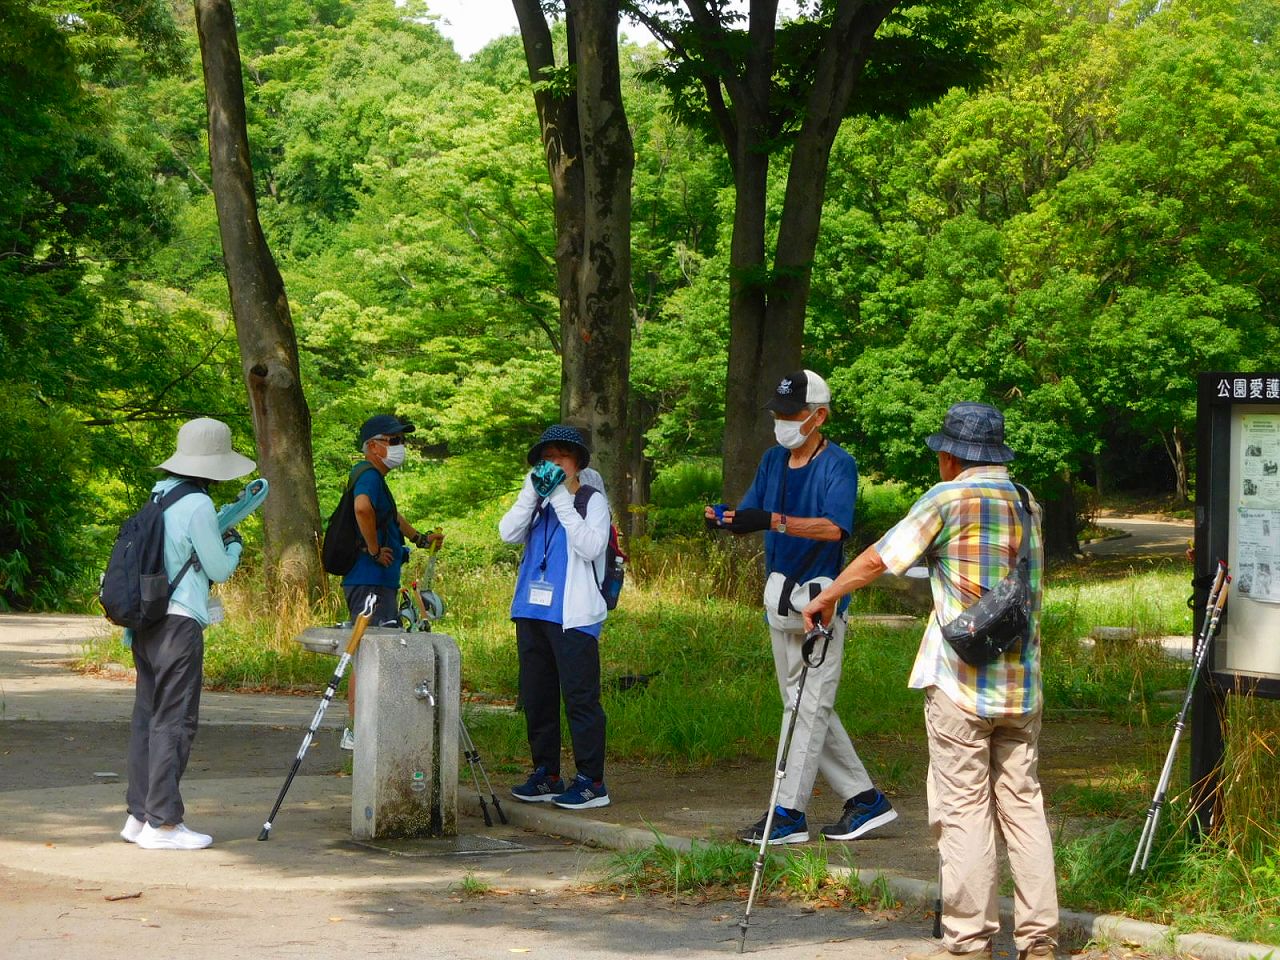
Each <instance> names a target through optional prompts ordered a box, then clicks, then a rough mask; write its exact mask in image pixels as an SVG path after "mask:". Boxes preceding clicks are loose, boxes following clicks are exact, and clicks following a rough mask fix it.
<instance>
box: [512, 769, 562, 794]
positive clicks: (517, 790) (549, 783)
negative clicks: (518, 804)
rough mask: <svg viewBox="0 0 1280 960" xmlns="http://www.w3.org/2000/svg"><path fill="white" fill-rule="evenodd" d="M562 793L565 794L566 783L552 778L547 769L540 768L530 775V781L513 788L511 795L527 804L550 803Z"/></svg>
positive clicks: (557, 778) (558, 778)
mask: <svg viewBox="0 0 1280 960" xmlns="http://www.w3.org/2000/svg"><path fill="white" fill-rule="evenodd" d="M561 793H564V781H563V780H561V779H560V777H558V776H556V777H552V776H551V775H550V774H549V773H547V768H546V767H538V769H536V770H534V771H533V773H531V774H529V779H528V780H526V781H525V782H524V783H522V784H520V785H519V786H515V787H512V788H511V795H512V796H513V797H515V798H516V799H517V800H523V801H524V802H525V803H550V802H551V801H552V800H554V799H555V798H556V795H557V794H561Z"/></svg>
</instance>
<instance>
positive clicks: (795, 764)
mask: <svg viewBox="0 0 1280 960" xmlns="http://www.w3.org/2000/svg"><path fill="white" fill-rule="evenodd" d="M848 627H849V625H848V623H847V622H846V620H845V618H844V617H836V618H835V623H834V624H832V630H831V634H832V635H831V645H830V646H829V647H828V648H827V659H826V660H824V661H823V663H822V666H820V667H810V668H809V675H808V677H806V678H805V681H804V696H803V697H802V698H801V700H800V711H799V713H798V714H797V715H796V729H795V732H794V733H793V734H792V735H791V752H790V753H789V754H788V755H787V773H786V776H785V777H784V778H783V780H782V786H781V787H779V788H778V804H779V805H780V806H783V807H789V808H790V809H792V810H804V809H805V808H806V807H808V805H809V795H810V794H812V793H813V781H814V780H815V779H816V778H817V776H818V772H819V771H821V772H822V777H823V779H824V780H826V781H827V783H828V784H830V785H831V789H832V790H833V791H835V795H836V796H837V797H839V798H840V800H841V801H842V802H843V801H845V800H848V799H849V798H850V797H852V796H854V795H856V794H859V793H862V791H864V790H870V789H871V786H872V784H871V778H870V777H869V776H868V775H867V769H866V767H864V766H863V765H862V760H860V759H859V758H858V751H856V750H854V749H853V741H851V740H850V739H849V734H847V733H845V731H844V724H842V723H841V722H840V718H839V717H838V716H837V715H836V712H835V710H834V709H833V707H834V705H835V702H836V689H837V688H838V687H839V686H840V673H841V671H842V670H843V669H844V635H845V631H846V630H848ZM769 636H770V638H771V639H772V641H773V665H774V669H775V670H776V671H777V674H778V689H779V691H780V692H781V693H782V703H783V706H784V709H783V713H782V733H783V735H784V736H785V734H786V730H787V724H788V723H789V722H790V720H791V705H792V704H793V703H794V702H795V698H796V687H797V686H798V685H799V683H800V672H801V671H802V670H803V668H804V658H803V657H802V656H801V654H800V650H801V647H802V645H803V644H804V634H803V633H790V632H788V631H785V630H775V629H774V628H773V627H770V628H769ZM778 755H779V757H780V756H781V755H782V741H781V739H779V741H778Z"/></svg>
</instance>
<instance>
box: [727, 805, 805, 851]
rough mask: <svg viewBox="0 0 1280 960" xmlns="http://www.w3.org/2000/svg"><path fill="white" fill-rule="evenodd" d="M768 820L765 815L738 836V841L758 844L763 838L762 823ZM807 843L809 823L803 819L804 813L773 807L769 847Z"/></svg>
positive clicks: (767, 816)
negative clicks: (781, 844)
mask: <svg viewBox="0 0 1280 960" xmlns="http://www.w3.org/2000/svg"><path fill="white" fill-rule="evenodd" d="M768 819H769V815H768V814H765V815H764V816H763V817H761V818H760V819H759V820H757V821H756V822H755V823H753V824H752V825H751V826H749V827H747V829H745V830H743V831H742V832H741V833H740V834H738V839H739V840H741V841H742V842H743V843H759V842H760V838H761V837H763V836H764V823H765V821H766V820H768ZM808 842H809V823H808V821H807V820H805V818H804V811H803V810H788V809H787V808H786V807H775V808H774V810H773V827H772V828H771V829H770V831H769V845H770V846H773V845H774V844H778V843H808Z"/></svg>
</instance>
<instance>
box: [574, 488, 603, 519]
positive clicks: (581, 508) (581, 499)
mask: <svg viewBox="0 0 1280 960" xmlns="http://www.w3.org/2000/svg"><path fill="white" fill-rule="evenodd" d="M599 492H600V491H599V490H597V489H596V488H595V487H593V486H591V484H589V483H584V484H582V485H581V486H579V487H578V492H577V493H575V494H574V495H573V509H575V510H577V511H578V516H580V517H581V518H582V519H583V520H585V519H587V504H588V503H589V502H590V501H591V495H592V494H593V493H599Z"/></svg>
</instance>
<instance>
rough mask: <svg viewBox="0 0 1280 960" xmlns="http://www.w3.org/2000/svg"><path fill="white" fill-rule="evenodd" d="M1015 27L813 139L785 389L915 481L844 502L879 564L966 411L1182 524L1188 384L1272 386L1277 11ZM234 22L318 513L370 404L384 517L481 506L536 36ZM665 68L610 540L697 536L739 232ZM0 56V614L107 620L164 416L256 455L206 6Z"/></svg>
mask: <svg viewBox="0 0 1280 960" xmlns="http://www.w3.org/2000/svg"><path fill="white" fill-rule="evenodd" d="M1011 9H1015V10H1016V12H1015V13H1014V14H1011V15H1009V16H1008V17H1007V18H1006V19H1005V20H1004V21H1002V26H1001V30H1000V39H999V41H998V45H997V47H996V50H995V53H996V56H995V62H994V65H993V68H992V69H991V70H990V71H989V73H988V76H987V78H986V79H985V80H984V81H983V82H982V83H980V84H977V85H975V86H974V87H973V89H969V90H963V89H954V90H952V91H950V92H949V93H947V94H946V95H945V96H943V97H942V98H941V99H939V100H937V101H936V102H935V103H933V104H932V105H930V106H928V107H924V108H920V109H917V110H914V111H912V112H911V113H910V114H908V115H907V116H905V117H897V116H875V115H863V116H854V117H852V118H850V119H848V120H846V121H845V123H844V124H843V126H842V127H841V130H840V133H839V135H838V136H837V138H836V141H835V145H834V148H833V152H832V158H831V165H830V174H829V178H828V182H827V189H826V195H825V204H824V209H823V216H822V224H821V234H820V237H819V243H818V247H817V252H816V256H815V262H814V268H813V275H812V277H813V279H812V290H811V294H810V298H809V308H808V314H807V318H806V326H805V335H804V362H805V364H806V365H807V366H809V367H812V368H813V369H816V370H818V371H819V372H820V373H822V374H823V375H824V376H826V377H827V378H828V379H829V381H830V383H831V385H832V388H833V391H834V398H835V408H836V411H837V413H836V416H835V417H834V419H833V425H832V427H833V428H832V430H831V433H832V435H833V436H834V438H835V439H836V440H838V441H839V442H841V443H843V444H845V445H846V446H848V447H849V449H851V450H852V451H853V452H854V453H855V455H856V456H857V458H858V460H859V463H860V466H861V469H862V471H863V474H864V476H866V477H868V478H880V479H887V480H893V481H897V482H899V483H901V484H903V485H904V486H903V487H902V488H901V496H893V497H891V498H888V500H887V501H886V502H887V503H888V506H887V507H886V508H885V510H884V511H883V512H884V514H885V515H884V516H877V515H876V511H875V510H874V509H871V508H870V507H869V506H868V509H865V510H864V511H863V514H862V518H863V521H864V522H863V523H862V524H861V526H862V536H863V538H864V539H865V538H867V537H870V536H872V535H874V533H876V532H878V531H877V527H879V528H882V527H883V525H884V524H885V523H887V522H889V521H890V520H891V519H892V516H891V514H892V512H893V511H895V510H897V509H899V508H900V507H901V506H902V505H903V504H904V503H906V502H909V500H908V498H909V496H910V494H911V492H913V491H915V490H918V489H920V488H922V487H923V486H924V485H926V484H927V483H928V482H930V480H931V478H932V475H933V472H934V466H933V463H932V460H931V458H930V455H929V454H928V451H927V450H925V448H924V447H923V444H922V438H923V436H924V435H925V434H926V433H928V432H930V431H931V430H933V429H936V425H937V423H938V422H939V420H940V416H941V413H942V411H943V410H944V409H945V407H946V406H947V404H949V403H950V402H953V401H955V400H958V399H987V400H991V401H993V402H996V403H997V404H999V405H1000V406H1002V407H1003V408H1004V409H1005V410H1006V412H1007V416H1008V419H1009V432H1010V441H1011V443H1012V445H1013V446H1014V447H1015V448H1016V449H1017V450H1018V451H1019V453H1020V454H1021V457H1020V463H1019V471H1020V475H1021V476H1022V478H1023V479H1025V480H1027V481H1029V482H1030V483H1031V484H1032V486H1033V488H1034V487H1036V486H1037V485H1039V486H1041V487H1044V486H1046V485H1056V486H1059V487H1060V486H1062V485H1063V483H1064V482H1065V484H1066V485H1067V487H1068V489H1070V485H1071V484H1077V485H1078V484H1088V485H1090V487H1091V488H1092V489H1093V490H1094V491H1097V490H1111V489H1116V488H1120V489H1123V488H1126V487H1143V488H1151V487H1163V488H1165V489H1168V490H1171V491H1174V492H1175V493H1176V494H1178V495H1181V496H1183V497H1185V496H1186V495H1187V494H1188V493H1189V483H1190V477H1191V465H1192V464H1193V462H1194V450H1193V449H1192V444H1191V434H1192V433H1193V432H1194V431H1193V429H1192V425H1193V421H1194V383H1195V379H1194V378H1195V375H1196V373H1197V372H1198V371H1201V370H1207V369H1234V370H1256V369H1274V368H1275V367H1277V366H1280V362H1278V361H1280V324H1277V322H1276V321H1277V317H1276V309H1277V306H1276V304H1277V298H1276V294H1277V283H1278V282H1280V280H1278V278H1280V270H1277V258H1278V257H1280V249H1278V248H1277V237H1278V236H1280V233H1278V232H1277V229H1276V226H1277V224H1276V220H1277V211H1278V210H1280V203H1278V202H1277V201H1280V196H1278V195H1277V194H1280V136H1278V134H1280V90H1278V89H1277V87H1280V71H1277V55H1278V54H1280V44H1278V43H1277V36H1276V29H1277V25H1278V24H1280V4H1277V3H1275V2H1272V0H1262V2H1254V3H1237V2H1229V0H1179V2H1158V3H1157V2H1115V0H1086V2H1083V3H1065V2H1059V0H1033V2H1029V3H1026V4H1023V5H1018V6H1016V7H1015V8H1011ZM72 10H74V11H77V12H75V13H68V12H67V11H72ZM235 11H236V15H237V24H238V29H239V42H240V49H241V54H242V57H243V64H244V82H245V95H246V101H247V109H248V126H249V140H250V144H251V147H252V151H253V156H252V161H253V170H254V176H255V182H256V187H257V193H258V198H259V205H260V214H261V217H262V221H263V225H264V229H265V232H266V235H267V237H268V239H269V242H270V245H271V249H272V251H273V253H274V254H275V257H276V259H277V261H278V262H279V264H280V268H281V272H282V273H283V275H284V279H285V285H286V289H287V292H288V295H289V301H290V305H291V308H292V313H293V319H294V323H295V324H296V330H297V338H298V348H299V354H300V365H301V372H302V380H303V387H304V390H305V394H306V398H307V401H308V403H309V406H310V410H311V415H312V418H313V427H314V430H313V442H314V449H315V461H316V474H317V479H318V485H319V489H320V499H321V508H322V513H327V511H328V508H329V507H330V506H331V505H332V504H333V503H334V502H335V501H336V499H337V496H338V493H339V490H340V487H341V483H342V478H343V476H344V474H345V471H346V469H347V467H348V466H349V465H350V463H351V462H352V461H353V459H354V458H355V457H357V456H358V451H357V450H356V447H355V443H354V434H355V431H356V428H357V427H358V425H359V423H360V422H361V421H363V420H364V418H365V417H366V416H368V415H370V414H371V413H374V412H378V411H383V410H395V411H398V412H399V413H400V414H401V415H403V416H406V417H408V418H409V419H411V420H413V421H414V422H415V423H417V424H418V425H419V430H418V432H417V433H416V434H415V435H414V438H413V442H414V446H413V449H414V452H415V454H416V456H413V457H412V458H411V462H410V465H409V466H408V467H407V468H406V469H405V470H403V471H402V472H401V473H399V474H398V475H397V477H396V490H397V495H398V498H399V501H400V504H401V509H402V510H403V512H405V513H406V515H408V516H410V517H413V518H415V520H421V521H423V522H431V523H444V524H447V523H448V522H449V521H451V520H459V519H463V518H465V517H467V516H473V515H475V514H476V513H477V511H479V512H485V511H490V512H491V511H492V509H493V508H494V505H495V504H497V503H500V502H501V501H502V500H503V499H504V498H505V497H507V496H509V495H510V493H511V492H512V491H513V490H514V485H515V483H516V482H517V481H518V478H519V475H520V472H521V470H522V469H523V467H524V464H523V459H524V451H525V450H526V449H527V447H528V445H529V443H530V442H531V440H532V439H533V438H534V437H536V435H537V433H538V432H539V431H540V430H541V428H542V427H543V426H544V425H545V424H547V423H550V422H553V421H554V420H556V419H557V412H558V397H559V360H558V353H557V351H558V347H559V342H558V341H559V329H558V326H557V322H556V317H557V298H556V281H555V262H554V259H553V252H554V247H555V231H554V223H553V211H552V203H551V197H550V188H549V185H548V183H547V170H546V161H545V158H544V155H543V149H542V145H541V142H540V137H539V128H538V118H537V115H536V113H535V110H534V98H533V91H532V89H531V84H530V80H529V77H528V72H527V67H526V63H525V60H524V55H523V51H522V49H521V43H520V38H519V37H518V36H510V37H505V38H501V39H499V40H496V41H494V42H493V43H491V44H490V45H489V46H487V47H486V48H484V49H482V50H481V51H479V52H478V53H477V54H475V55H474V56H473V57H472V58H471V59H469V60H467V61H463V60H461V59H460V58H459V57H458V55H457V54H456V53H455V52H454V50H453V48H452V47H451V45H450V44H449V42H448V41H447V40H446V39H445V38H444V37H442V35H441V34H440V32H439V31H438V30H437V28H436V26H435V24H434V22H433V21H432V19H431V17H429V16H423V11H422V10H421V9H420V8H418V7H415V6H414V5H413V4H403V5H396V4H394V3H392V2H391V0H290V2H275V0H270V2H269V0H246V2H241V3H237V4H236V6H235ZM558 37H559V40H558V42H561V43H562V42H563V31H562V30H561V31H560V33H559V34H558ZM661 56H662V54H661V51H660V50H659V49H658V47H657V46H656V45H650V46H647V47H636V46H634V45H628V46H625V47H624V50H623V56H622V68H623V86H624V96H625V101H626V108H627V115H628V119H629V123H630V126H631V130H632V137H633V140H634V143H635V174H634V187H633V198H632V209H633V218H632V219H633V224H632V231H633V233H632V272H631V278H632V288H633V292H634V308H633V323H634V332H633V345H632V363H631V390H632V393H633V395H634V396H635V397H636V398H638V401H639V402H640V404H642V405H643V408H644V409H645V410H646V411H647V413H646V419H645V423H644V424H643V425H642V435H643V444H644V455H645V458H646V465H647V467H646V468H647V470H648V471H650V477H651V478H652V480H653V484H652V487H651V490H649V492H648V494H647V495H646V496H645V497H643V498H641V499H642V500H647V502H640V503H636V504H632V505H631V513H632V515H633V516H634V517H638V518H641V519H640V522H639V523H638V524H637V529H638V530H640V531H643V532H644V533H646V534H647V535H649V536H651V537H653V538H655V539H662V538H663V537H666V536H680V535H692V534H696V533H697V529H698V528H697V524H698V523H699V521H698V519H697V516H698V513H697V505H698V504H700V503H702V502H706V501H707V500H710V499H718V494H719V469H720V468H719V459H718V457H719V454H720V448H721V441H722V437H723V430H724V388H725V367H726V352H727V339H728V318H727V311H726V304H727V301H728V286H729V270H728V257H729V250H728V246H729V244H728V237H729V233H730V229H731V225H732V210H733V188H732V176H731V173H730V168H729V164H728V161H727V160H726V158H725V156H724V152H723V150H722V149H720V148H719V147H718V146H717V145H714V144H712V143H711V142H709V140H708V139H707V138H706V137H705V136H704V135H703V134H702V133H700V132H699V131H698V130H696V129H692V128H690V127H688V126H684V125H682V124H681V123H679V122H677V119H676V115H677V114H678V113H679V111H676V110H673V109H672V104H671V102H670V99H669V95H668V93H667V92H666V91H665V89H664V88H663V87H662V86H661V85H659V84H656V83H653V82H652V81H651V79H649V78H648V74H647V71H650V72H651V68H653V67H654V66H655V65H656V64H657V63H659V62H660V60H661ZM0 65H2V72H0V86H2V88H3V89H0V145H2V146H0V352H2V354H3V357H4V362H3V364H0V602H3V603H5V604H7V605H10V606H14V607H30V606H35V607H44V608H49V607H64V608H65V607H68V606H77V605H83V604H85V603H86V602H87V601H88V598H90V597H91V595H92V589H93V586H94V585H95V580H96V574H97V571H98V570H99V569H100V567H101V563H102V559H103V557H104V555H105V552H106V551H107V549H108V548H109V542H110V538H111V535H112V534H113V532H114V529H115V526H116V524H117V523H118V522H119V520H120V519H121V518H122V517H123V516H124V515H125V514H126V513H128V512H129V511H131V510H132V509H134V508H135V507H136V504H137V503H138V501H139V500H140V499H141V497H142V496H143V494H144V491H145V490H146V489H149V487H150V484H151V482H152V480H153V477H154V474H153V473H152V472H151V470H150V467H151V466H152V465H154V464H155V463H158V462H159V461H160V460H162V459H164V458H165V457H166V456H167V455H168V453H169V452H171V450H172V444H173V436H174V432H175V429H176V426H177V425H178V424H179V423H181V422H182V421H183V420H185V419H188V418H190V417H192V416H197V415H210V416H216V417H220V418H222V419H224V420H227V421H228V422H230V423H231V424H232V426H233V429H235V431H236V433H237V435H238V445H239V446H240V448H242V449H245V450H251V449H252V447H253V437H252V429H251V424H250V421H249V418H248V412H247V410H246V402H245V388H244V384H243V380H242V377H241V370H240V362H239V358H238V352H237V347H236V340H235V332H234V326H233V324H232V321H231V319H230V315H229V302H228V294H227V286H226V281H225V276H224V273H223V264H222V255H221V248H220V244H219V239H218V229H217V222H216V214H215V210H214V201H213V196H212V192H211V187H210V183H211V177H210V172H209V151H208V146H207V133H206V127H205V105H204V88H203V82H202V79H201V76H200V70H199V53H198V50H197V47H196V43H195V30H194V24H193V20H192V13H191V9H190V7H189V6H188V5H186V4H181V3H177V4H172V5H171V4H169V3H168V2H167V0H150V2H123V0H122V2H116V3H79V2H75V3H64V4H58V5H54V4H49V3H44V2H34V0H24V2H19V3H9V4H5V5H4V6H3V8H0ZM784 152H785V148H784ZM771 171H772V172H771V177H772V178H773V180H772V181H771V187H770V189H771V191H772V192H774V193H780V192H781V190H782V189H783V187H784V180H783V176H784V172H785V166H784V165H783V164H781V163H779V164H775V165H774V166H773V167H771ZM771 209H774V208H773V207H771ZM772 228H776V224H773V225H772V227H771V229H772ZM766 387H767V385H761V390H762V392H763V391H765V389H766ZM762 395H763V393H762ZM647 488H648V484H646V485H645V487H644V488H642V489H647ZM1076 489H1077V490H1078V491H1080V490H1083V488H1082V487H1080V486H1077V487H1076ZM230 493H231V491H227V494H228V496H229V495H230ZM614 499H615V501H617V499H618V498H617V497H615V498H614ZM1082 499H1083V500H1084V501H1085V502H1089V500H1090V497H1088V496H1085V497H1083V498H1082ZM864 506H867V505H864ZM626 507H627V505H626V504H624V503H619V502H615V509H617V510H619V511H625V509H626Z"/></svg>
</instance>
